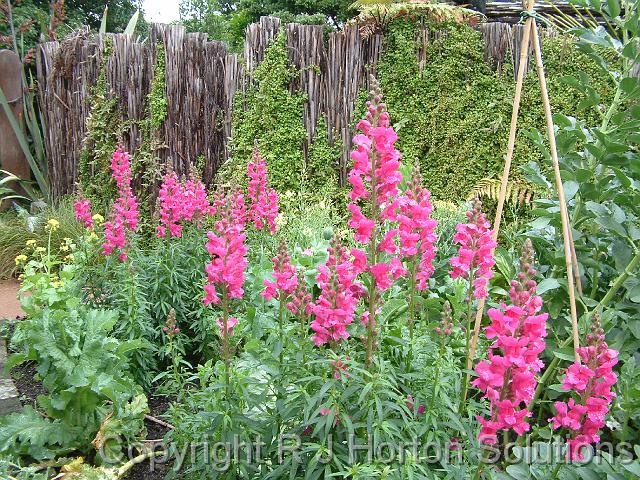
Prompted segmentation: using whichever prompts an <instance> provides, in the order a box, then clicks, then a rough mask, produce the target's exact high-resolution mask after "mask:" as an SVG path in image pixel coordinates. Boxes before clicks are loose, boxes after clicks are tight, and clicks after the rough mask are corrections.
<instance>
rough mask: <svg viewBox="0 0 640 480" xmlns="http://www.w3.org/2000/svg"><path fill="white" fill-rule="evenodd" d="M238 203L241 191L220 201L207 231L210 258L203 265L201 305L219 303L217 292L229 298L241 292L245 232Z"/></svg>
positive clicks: (244, 257) (238, 296) (244, 256)
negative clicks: (204, 278)
mask: <svg viewBox="0 0 640 480" xmlns="http://www.w3.org/2000/svg"><path fill="white" fill-rule="evenodd" d="M242 206H244V200H243V196H242V194H240V193H238V192H233V193H230V194H228V195H227V196H226V200H225V202H224V204H223V205H222V206H220V208H218V212H217V214H218V219H217V220H216V222H215V223H214V231H209V232H207V237H208V239H209V240H208V242H207V251H208V252H209V254H210V255H211V256H212V259H211V262H210V263H208V264H207V265H206V267H205V271H206V272H207V284H206V285H205V287H204V290H205V297H204V299H203V302H204V304H205V305H209V304H211V303H214V304H216V305H217V304H220V296H219V294H225V295H227V297H228V298H230V299H234V298H235V299H238V298H242V296H243V295H244V290H243V284H244V274H245V270H246V268H247V258H246V254H247V247H246V245H245V244H244V241H245V239H246V235H245V234H244V233H243V224H242V223H241V222H240V221H239V220H238V219H239V218H243V215H242V213H241V210H242V208H241V207H242Z"/></svg>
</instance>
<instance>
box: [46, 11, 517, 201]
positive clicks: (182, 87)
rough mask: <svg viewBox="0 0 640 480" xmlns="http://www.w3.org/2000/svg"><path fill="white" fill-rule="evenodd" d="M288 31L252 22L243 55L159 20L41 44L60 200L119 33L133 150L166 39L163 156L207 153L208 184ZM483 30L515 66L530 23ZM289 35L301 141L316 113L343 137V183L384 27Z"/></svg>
mask: <svg viewBox="0 0 640 480" xmlns="http://www.w3.org/2000/svg"><path fill="white" fill-rule="evenodd" d="M280 28H281V22H280V20H279V19H277V18H274V17H263V18H261V19H260V21H259V22H257V23H254V24H252V25H250V26H249V27H248V29H247V35H246V40H245V46H244V54H243V55H241V56H240V55H237V54H233V53H229V52H228V51H227V48H226V46H225V44H223V43H222V42H218V41H209V40H207V36H206V34H202V33H187V32H186V31H185V29H184V27H182V26H167V25H162V24H152V25H151V27H150V35H149V39H148V40H147V41H145V42H139V41H137V40H136V39H135V38H134V37H132V36H128V35H124V34H106V35H103V36H98V35H92V34H90V33H89V32H88V31H86V30H84V31H80V32H77V33H76V34H75V35H74V36H72V37H70V38H67V39H65V40H63V41H60V42H47V43H43V44H41V45H40V48H39V54H38V55H37V75H38V82H39V86H40V101H41V107H42V114H43V123H44V130H45V132H44V133H45V148H46V151H47V156H48V159H49V172H50V181H51V190H52V195H53V197H54V198H60V197H61V196H62V195H64V194H66V193H69V192H71V191H72V190H73V185H74V183H75V181H76V179H77V172H78V162H79V157H80V153H81V150H82V144H83V139H84V137H85V134H86V125H85V124H86V119H87V116H88V115H89V113H90V109H91V99H92V95H91V90H92V87H93V85H95V83H96V79H97V77H98V74H99V68H100V65H101V64H102V63H103V56H104V53H105V47H106V37H109V38H110V39H111V55H110V56H109V58H108V59H105V60H106V61H105V62H104V65H105V67H104V68H105V74H106V80H107V85H108V95H109V96H111V97H112V98H117V101H118V103H119V106H120V112H121V116H122V121H123V122H128V121H130V127H129V128H128V129H127V131H126V132H125V134H124V135H123V138H122V142H123V144H124V146H125V148H127V149H128V150H130V151H135V150H136V148H137V147H139V146H140V144H141V141H142V139H141V133H140V131H139V128H138V127H137V126H136V123H135V121H137V120H141V119H143V118H144V115H145V110H146V102H147V94H148V92H149V88H150V84H151V81H152V78H153V71H154V65H155V60H156V57H157V51H156V49H157V45H159V44H162V46H163V48H164V53H165V80H166V99H167V112H168V114H167V118H166V119H165V121H164V123H163V125H162V126H161V127H160V129H159V132H158V137H159V141H160V144H161V145H162V147H161V148H160V149H159V150H158V152H157V153H158V156H159V157H160V158H161V159H162V160H163V161H166V162H168V163H170V164H172V166H173V168H174V169H175V170H176V171H178V172H185V171H187V169H188V167H189V166H190V165H192V164H195V163H196V161H197V159H198V157H203V158H204V177H205V180H206V181H207V182H210V181H212V179H213V177H214V175H215V173H216V171H217V170H218V168H219V167H220V165H221V164H222V163H223V162H224V161H225V160H227V159H228V158H229V137H230V136H231V118H232V111H233V106H234V98H236V93H237V92H238V91H244V90H245V89H246V88H247V87H248V86H249V84H250V81H251V77H250V72H251V71H252V70H253V69H254V68H255V67H256V66H257V65H258V64H259V63H260V61H261V60H262V59H263V58H264V53H265V50H266V48H267V46H268V45H269V42H270V41H271V40H272V39H273V38H274V37H275V36H276V35H277V32H278V31H279V29H280ZM478 28H479V29H480V31H481V33H482V35H483V38H484V42H485V60H486V61H487V62H488V63H489V64H490V65H492V66H493V68H495V69H498V70H499V69H501V68H502V66H503V65H504V62H507V61H510V62H512V64H513V65H514V72H515V71H517V70H518V55H517V52H518V50H519V45H520V42H521V37H522V30H523V27H522V26H521V25H513V26H512V25H508V24H504V23H486V24H482V25H480V26H479V27H478ZM439 33H440V32H433V31H431V32H430V31H428V30H427V29H426V27H423V28H422V29H419V31H418V36H419V38H420V39H422V41H423V42H425V43H428V42H429V41H430V40H431V39H432V38H434V36H435V35H437V34H439ZM285 34H286V45H287V50H288V53H289V59H290V61H291V63H292V64H293V65H295V66H296V67H298V68H299V69H300V75H299V76H298V78H296V79H294V80H293V82H292V84H291V88H292V89H300V90H302V91H303V92H304V93H305V94H306V96H307V100H306V102H305V106H304V125H305V128H306V130H307V138H306V139H305V142H304V144H303V145H301V148H302V149H303V151H304V153H305V158H306V155H307V152H308V147H309V144H310V142H311V141H312V139H313V136H314V133H315V129H316V125H317V123H318V120H319V118H320V117H321V116H324V117H325V118H326V123H327V129H328V139H329V141H330V142H334V141H335V140H338V139H339V140H341V142H342V145H343V148H342V154H341V157H340V159H338V165H337V167H338V169H339V172H340V179H341V182H345V181H346V174H347V166H348V164H349V151H350V149H351V135H352V132H351V128H350V127H351V126H352V121H353V114H354V109H355V106H356V102H357V99H358V94H359V91H360V89H361V88H363V87H364V86H367V82H368V80H367V78H368V74H369V73H370V72H375V65H376V63H377V61H378V59H379V57H380V53H381V50H382V40H383V38H382V34H374V35H370V36H368V37H366V38H363V37H362V36H361V34H360V32H359V30H358V28H357V26H355V25H348V26H347V27H346V28H345V29H344V30H342V31H340V32H334V33H331V34H330V35H329V36H328V39H326V38H325V37H324V32H323V29H322V27H321V26H317V25H300V24H295V23H291V24H288V25H286V28H285ZM514 52H516V53H515V54H514ZM416 55H418V59H419V61H421V62H423V63H424V61H425V60H426V59H425V58H424V55H425V49H424V48H418V49H417V51H416Z"/></svg>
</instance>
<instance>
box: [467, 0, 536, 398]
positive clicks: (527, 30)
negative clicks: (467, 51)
mask: <svg viewBox="0 0 640 480" xmlns="http://www.w3.org/2000/svg"><path fill="white" fill-rule="evenodd" d="M533 4H534V0H527V6H526V9H527V11H529V12H533ZM532 23H533V17H528V18H527V20H526V21H525V23H524V31H523V32H522V43H521V45H520V62H519V63H518V74H517V76H516V90H515V94H514V96H513V110H512V112H511V129H510V130H509V141H508V143H507V155H506V158H505V161H504V170H503V172H502V178H501V181H500V195H499V196H498V206H497V208H496V217H495V220H494V222H493V239H494V240H495V241H497V240H498V232H499V231H500V223H501V222H502V212H503V210H504V203H505V199H506V196H507V185H508V183H509V173H510V172H511V161H512V160H513V152H514V150H515V145H516V133H517V129H518V128H517V127H518V113H519V111H520V99H521V97H522V85H523V82H524V73H525V67H526V65H527V57H528V55H529V38H530V36H531V25H532ZM491 253H492V254H493V250H492V251H491ZM485 303H486V302H485V299H484V298H482V299H480V302H479V304H478V310H477V311H476V319H475V323H474V325H473V336H472V337H471V344H470V345H469V356H468V357H467V370H471V366H472V364H473V359H474V358H475V356H476V348H477V345H478V336H479V334H480V325H481V323H482V316H483V315H484V307H485ZM469 378H470V377H469V374H467V383H468V382H469ZM462 401H463V403H464V401H465V399H463V400H462Z"/></svg>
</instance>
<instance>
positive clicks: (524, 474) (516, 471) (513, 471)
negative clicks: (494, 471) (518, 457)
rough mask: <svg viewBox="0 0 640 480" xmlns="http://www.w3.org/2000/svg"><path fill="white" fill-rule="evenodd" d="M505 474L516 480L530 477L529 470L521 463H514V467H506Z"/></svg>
mask: <svg viewBox="0 0 640 480" xmlns="http://www.w3.org/2000/svg"><path fill="white" fill-rule="evenodd" d="M507 473H508V474H509V475H511V476H512V477H514V478H517V479H518V480H525V479H527V478H530V477H531V473H530V472H529V468H527V467H526V466H525V465H524V464H522V463H516V464H515V465H509V466H508V467H507Z"/></svg>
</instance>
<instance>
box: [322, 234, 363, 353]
mask: <svg viewBox="0 0 640 480" xmlns="http://www.w3.org/2000/svg"><path fill="white" fill-rule="evenodd" d="M318 271H319V273H318V277H317V281H318V286H319V287H320V296H319V297H318V299H317V300H316V302H315V303H314V304H313V305H312V306H311V312H312V313H313V316H314V319H313V321H312V322H311V329H312V330H313V331H314V332H315V334H314V335H313V342H314V343H315V344H316V345H324V344H325V343H331V344H335V343H338V342H340V341H342V340H346V339H347V338H349V332H348V331H347V326H349V325H350V324H351V323H352V322H353V317H354V315H355V312H356V305H357V304H358V299H359V298H360V296H361V294H362V287H361V285H360V284H359V283H358V282H357V281H356V276H357V270H356V269H355V268H354V265H353V262H352V261H351V256H350V255H349V251H348V250H347V249H346V247H344V246H343V245H341V244H340V242H339V241H338V240H336V239H335V238H334V239H333V240H332V242H331V246H330V247H329V258H328V259H327V262H326V263H325V264H324V265H320V266H319V267H318Z"/></svg>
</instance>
